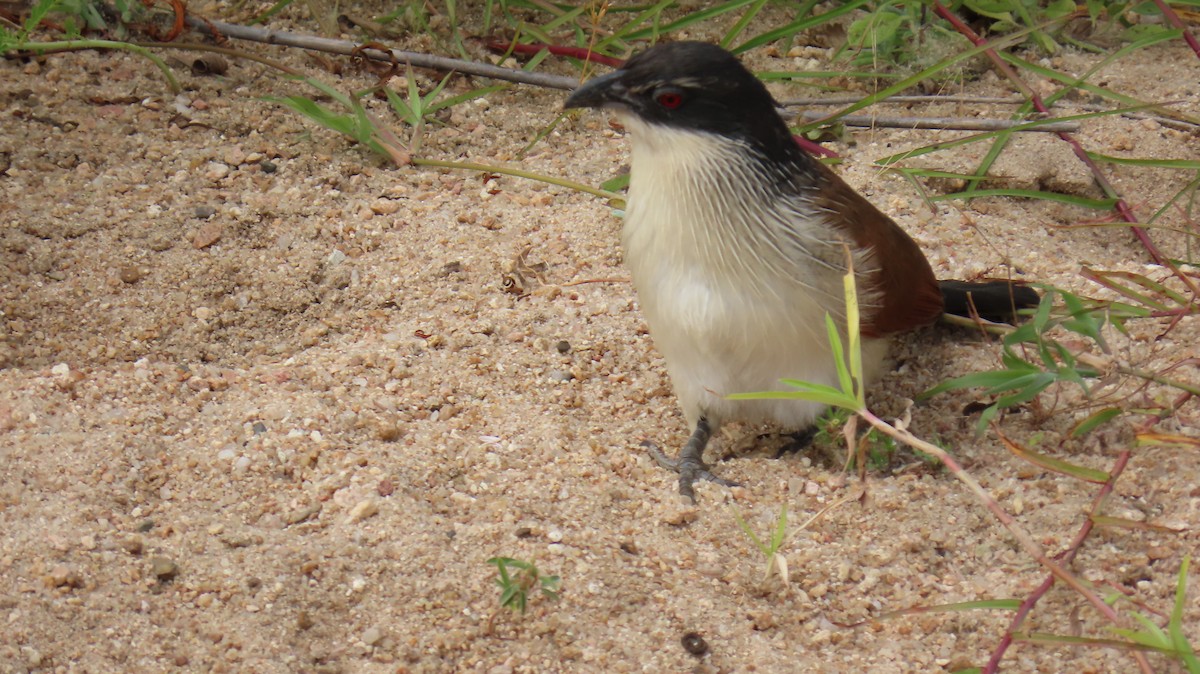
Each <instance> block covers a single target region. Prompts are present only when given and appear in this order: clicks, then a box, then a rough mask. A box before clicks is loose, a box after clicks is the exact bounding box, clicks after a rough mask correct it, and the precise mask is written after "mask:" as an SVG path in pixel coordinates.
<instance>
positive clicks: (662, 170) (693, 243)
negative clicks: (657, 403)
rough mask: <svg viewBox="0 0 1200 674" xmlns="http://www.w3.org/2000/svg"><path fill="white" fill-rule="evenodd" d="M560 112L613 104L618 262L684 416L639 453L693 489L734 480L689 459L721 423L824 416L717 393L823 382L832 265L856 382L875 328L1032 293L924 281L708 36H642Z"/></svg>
mask: <svg viewBox="0 0 1200 674" xmlns="http://www.w3.org/2000/svg"><path fill="white" fill-rule="evenodd" d="M564 108H565V109H571V108H592V109H599V110H605V111H611V112H614V113H615V114H616V116H617V117H618V119H619V121H620V123H621V125H622V126H623V127H624V128H625V130H626V134H627V136H628V138H629V139H630V143H631V155H630V157H631V162H630V179H629V192H628V197H627V199H626V207H625V213H624V224H623V226H622V230H621V243H622V247H623V250H624V261H625V265H626V266H627V267H628V269H629V271H630V275H631V277H632V280H633V286H634V289H635V291H636V294H637V298H638V304H639V306H640V308H641V311H642V313H643V315H644V318H645V320H646V324H647V326H648V327H649V334H650V337H651V340H652V341H653V343H654V346H655V347H656V348H657V350H658V351H659V352H660V353H661V355H662V357H663V360H664V363H665V365H666V369H667V373H668V375H669V377H670V380H671V384H672V387H673V389H674V392H675V395H676V398H677V399H678V402H679V405H680V407H681V408H682V411H683V415H684V418H685V419H686V421H687V424H688V427H689V428H690V429H691V435H690V437H689V439H688V440H687V442H686V444H685V445H684V446H683V448H682V450H681V451H680V452H679V453H678V456H677V457H676V458H674V459H669V458H667V457H666V456H665V455H664V454H662V453H661V452H659V451H657V450H654V451H653V454H654V456H655V459H656V460H657V461H658V462H659V463H660V464H662V465H664V466H665V467H667V468H670V469H671V470H674V471H676V472H678V473H679V492H680V494H681V495H682V496H683V497H685V498H687V499H689V500H691V501H693V502H694V501H695V489H694V483H695V482H696V481H698V480H701V479H703V480H710V481H713V482H717V483H718V484H722V485H733V484H735V483H733V482H731V481H729V480H726V479H723V478H720V477H718V476H716V475H714V474H713V473H712V472H711V469H710V467H709V466H708V465H707V464H706V463H704V460H703V454H704V450H705V448H706V447H707V445H708V444H709V440H710V439H711V438H712V436H713V434H714V433H716V432H717V431H718V429H719V428H720V427H721V426H722V424H725V423H727V422H748V423H763V422H766V423H769V424H773V425H775V426H777V427H779V428H780V429H783V430H785V431H790V432H800V431H804V430H805V429H808V428H810V427H811V426H812V425H813V423H814V421H815V420H816V419H817V418H818V417H819V416H820V415H821V414H823V413H824V411H825V409H826V406H825V405H823V404H820V403H817V402H809V401H801V400H795V399H789V400H779V399H757V400H743V399H738V400H731V399H729V398H728V397H727V395H728V394H732V393H744V392H757V391H779V390H787V387H786V386H785V385H783V384H782V383H781V382H780V379H783V378H792V379H800V380H804V381H807V382H812V383H817V384H825V385H829V386H834V387H837V386H838V374H837V366H836V364H835V360H834V355H833V351H832V347H831V345H830V343H829V339H828V334H827V329H826V320H825V317H826V315H829V316H831V317H833V318H834V320H835V322H836V324H837V325H839V326H845V317H846V305H845V293H844V286H843V276H844V275H845V274H846V273H847V271H848V270H850V269H853V273H854V277H855V283H856V287H857V293H858V298H859V299H858V301H859V305H860V315H861V336H862V341H861V348H862V363H863V373H864V376H863V379H864V380H865V382H864V383H866V382H871V381H874V380H875V379H877V378H878V377H879V375H880V374H881V373H882V372H881V371H882V370H883V367H884V363H885V359H886V353H887V346H888V342H889V337H890V336H891V335H894V334H896V333H900V332H904V331H909V330H915V329H918V328H922V327H924V326H927V325H930V324H932V323H934V322H936V321H937V320H938V319H939V317H941V316H942V314H943V311H944V310H945V309H946V307H948V306H949V307H953V308H956V309H957V310H958V312H959V313H960V314H969V313H970V310H971V309H975V310H976V312H977V315H980V316H983V317H986V318H989V319H1004V318H1007V317H1011V316H1012V315H1013V313H1014V310H1015V309H1017V308H1021V307H1027V306H1032V305H1036V304H1037V300H1038V295H1037V293H1036V292H1035V291H1033V290H1032V289H1030V288H1028V287H1025V286H1023V285H1020V284H1015V283H1010V282H1008V281H985V282H975V283H968V282H962V281H947V282H944V283H939V282H938V281H937V279H936V278H935V277H934V273H933V270H932V268H931V267H930V265H929V262H928V260H927V259H926V258H925V255H924V254H923V253H922V252H921V249H920V248H919V247H918V246H917V244H916V242H915V241H913V239H912V238H911V237H910V236H909V235H908V234H907V233H905V231H904V230H903V229H901V228H900V226H899V225H897V224H896V223H895V222H894V221H893V220H892V219H891V218H889V217H888V216H886V215H884V214H883V213H882V212H881V211H880V210H879V209H877V208H876V207H875V206H873V205H872V204H871V203H870V202H869V201H868V200H867V199H866V198H865V197H863V196H862V195H861V194H859V193H858V192H856V191H855V190H854V189H853V188H852V187H850V186H849V185H848V184H847V183H846V182H845V181H843V180H842V179H841V178H840V177H838V176H837V174H835V173H834V172H833V171H832V170H831V169H829V168H828V167H827V166H825V165H824V164H822V163H821V162H819V161H817V160H816V158H814V157H813V156H812V155H811V154H809V153H808V152H807V151H805V150H804V149H802V148H801V147H800V146H799V145H798V144H797V143H796V141H795V139H794V138H793V136H792V133H791V130H790V129H789V128H788V125H787V123H786V122H785V121H784V119H783V118H782V117H781V116H780V114H779V112H778V105H777V103H776V101H775V99H774V98H773V97H772V96H771V94H770V92H769V91H768V90H767V88H766V86H764V85H763V83H762V82H761V81H760V80H759V79H758V78H757V77H755V76H754V74H753V73H751V72H750V71H749V70H748V69H747V68H746V67H745V66H744V65H742V63H741V62H740V61H739V60H738V58H737V57H736V56H734V55H733V54H731V53H730V52H728V51H726V50H725V49H723V48H721V47H718V46H716V45H712V44H708V43H705V42H698V41H680V42H670V43H664V44H659V45H656V46H653V47H650V48H649V49H646V50H645V51H642V52H641V53H639V54H637V55H635V56H633V57H632V58H630V59H629V60H628V61H626V62H625V63H624V65H623V66H622V67H621V68H620V69H618V70H615V71H613V72H611V73H607V74H604V75H600V76H598V77H593V78H592V79H590V80H588V81H587V82H585V83H583V84H582V85H581V86H579V87H578V88H576V89H575V90H574V91H573V92H572V93H571V94H570V95H569V96H568V98H567V99H566V101H565V102H564ZM843 330H844V327H843ZM652 449H653V447H652Z"/></svg>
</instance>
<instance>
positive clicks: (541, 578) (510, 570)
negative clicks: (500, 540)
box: [487, 557, 561, 615]
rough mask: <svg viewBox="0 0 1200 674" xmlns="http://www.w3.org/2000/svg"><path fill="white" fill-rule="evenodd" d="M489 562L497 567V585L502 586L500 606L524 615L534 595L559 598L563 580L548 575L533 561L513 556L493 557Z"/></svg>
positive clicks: (552, 598) (550, 598)
mask: <svg viewBox="0 0 1200 674" xmlns="http://www.w3.org/2000/svg"><path fill="white" fill-rule="evenodd" d="M487 563H488V564H493V565H495V567H496V573H497V576H496V578H495V582H496V585H499V586H500V607H501V608H508V609H512V610H513V611H516V612H518V613H521V614H522V615H524V613H525V608H526V606H527V605H528V604H529V600H530V598H531V597H532V596H536V595H539V594H540V595H541V596H542V597H544V598H546V599H549V600H557V599H558V592H559V586H560V584H561V581H560V579H559V577H558V576H546V575H543V574H542V572H541V571H539V570H538V568H537V566H535V565H534V563H533V562H527V561H524V560H520V559H513V558H512V557H492V558H491V559H489V560H487Z"/></svg>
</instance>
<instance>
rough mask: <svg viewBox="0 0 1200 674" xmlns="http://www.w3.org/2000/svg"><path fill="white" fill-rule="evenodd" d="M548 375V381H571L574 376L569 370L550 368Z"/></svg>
mask: <svg viewBox="0 0 1200 674" xmlns="http://www.w3.org/2000/svg"><path fill="white" fill-rule="evenodd" d="M548 376H549V377H550V381H571V380H572V379H574V378H575V376H574V375H572V374H571V373H570V372H563V371H562V370H550V374H549V375H548Z"/></svg>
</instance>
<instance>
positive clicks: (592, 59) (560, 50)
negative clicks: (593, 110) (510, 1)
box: [487, 41, 625, 68]
mask: <svg viewBox="0 0 1200 674" xmlns="http://www.w3.org/2000/svg"><path fill="white" fill-rule="evenodd" d="M487 46H488V49H494V50H496V51H501V52H508V51H511V52H512V53H514V54H536V53H538V52H540V51H543V50H545V51H549V52H550V53H551V54H553V55H554V56H566V57H568V58H574V59H582V60H584V61H588V62H589V63H599V64H600V65H605V66H609V67H611V68H620V67H621V66H622V65H624V63H625V61H624V60H623V59H617V58H613V57H611V56H605V55H604V54H597V53H596V52H594V51H592V50H590V49H587V48H586V47H563V46H559V45H554V44H542V43H540V42H532V43H529V44H524V43H520V42H499V41H491V42H488V43H487Z"/></svg>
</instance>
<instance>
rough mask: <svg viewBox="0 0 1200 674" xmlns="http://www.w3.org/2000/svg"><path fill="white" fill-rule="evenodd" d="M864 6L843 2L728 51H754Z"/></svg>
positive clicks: (858, 1) (853, 0) (861, 2)
mask: <svg viewBox="0 0 1200 674" xmlns="http://www.w3.org/2000/svg"><path fill="white" fill-rule="evenodd" d="M866 4H867V0H850V1H849V2H843V3H841V4H840V5H837V6H835V7H834V8H833V9H831V10H829V11H828V12H825V13H824V14H818V15H816V16H803V17H801V18H799V19H796V20H795V21H793V22H791V23H789V24H787V25H785V26H780V27H779V28H776V29H774V30H769V31H767V32H765V33H762V34H761V35H757V36H755V37H752V38H750V39H749V40H746V41H745V42H743V43H741V44H740V45H738V46H737V47H734V48H733V49H731V50H730V51H732V52H733V53H735V54H740V53H742V52H744V51H748V50H751V49H754V48H755V47H761V46H762V45H764V44H768V43H771V42H774V41H775V40H778V39H780V38H784V37H789V36H792V35H795V34H796V33H799V32H800V31H802V30H808V29H809V28H812V27H813V26H819V25H821V24H823V23H828V22H830V21H832V20H834V19H836V18H838V17H840V16H843V15H846V14H849V13H850V12H853V11H854V10H856V9H858V8H859V7H862V6H864V5H866ZM889 95H890V94H889Z"/></svg>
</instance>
